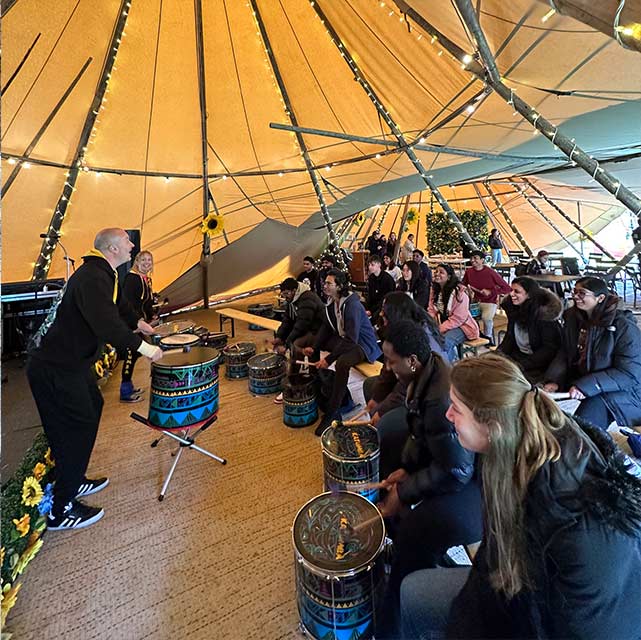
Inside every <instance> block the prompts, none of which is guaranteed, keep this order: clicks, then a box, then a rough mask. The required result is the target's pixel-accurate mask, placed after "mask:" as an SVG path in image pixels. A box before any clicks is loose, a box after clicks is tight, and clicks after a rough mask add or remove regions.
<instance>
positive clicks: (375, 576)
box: [292, 491, 385, 640]
mask: <svg viewBox="0 0 641 640" xmlns="http://www.w3.org/2000/svg"><path fill="white" fill-rule="evenodd" d="M292 538H293V544H294V556H295V560H296V562H295V565H296V598H297V604H298V613H299V615H300V622H301V628H302V630H303V631H304V632H305V633H306V634H308V635H310V636H311V637H313V638H316V639H317V640H321V639H322V640H330V639H331V640H353V639H354V638H361V639H365V638H373V637H374V633H375V626H376V617H377V614H378V610H379V607H380V604H381V598H382V594H383V586H384V580H383V578H384V563H383V556H382V555H381V551H382V550H383V546H384V542H385V525H384V523H383V518H382V516H381V514H380V512H379V510H378V509H377V508H376V507H375V506H374V505H373V504H372V503H371V502H369V501H368V500H365V499H364V498H363V497H361V496H359V495H357V494H355V493H349V492H347V491H339V492H338V493H335V494H332V493H323V494H321V495H320V496H317V497H316V498H313V499H312V500H310V501H309V502H308V503H307V504H306V505H305V506H304V507H303V508H302V509H301V510H300V511H299V512H298V515H297V516H296V519H295V520H294V526H293V528H292Z"/></svg>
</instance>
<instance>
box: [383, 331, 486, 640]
mask: <svg viewBox="0 0 641 640" xmlns="http://www.w3.org/2000/svg"><path fill="white" fill-rule="evenodd" d="M383 353H384V354H385V358H386V361H387V366H388V367H389V368H390V369H391V370H392V371H393V372H394V374H395V375H396V377H397V378H398V379H399V380H401V381H403V382H404V383H405V384H406V385H407V386H408V391H407V397H406V406H407V425H408V429H409V434H410V437H409V438H408V439H407V441H406V443H405V446H404V449H403V452H402V458H401V466H400V468H398V469H396V470H395V471H394V472H392V473H391V474H390V475H388V476H387V477H386V478H385V479H384V480H383V481H382V483H381V485H382V487H383V488H384V489H386V490H387V494H386V496H385V498H384V500H383V502H382V503H380V504H379V508H380V510H381V513H382V515H383V517H385V518H386V519H387V520H388V525H389V526H388V531H389V534H390V537H391V538H392V539H393V541H394V558H393V561H392V571H391V574H390V579H389V583H388V604H389V605H390V607H391V606H392V605H393V604H394V603H395V602H397V601H398V594H399V587H400V584H401V581H402V580H403V578H404V577H405V576H406V575H408V574H409V573H410V572H412V571H415V570H417V569H419V568H425V567H434V566H436V563H437V562H438V561H439V560H440V559H441V558H442V557H443V555H444V554H445V552H446V551H447V549H448V548H449V547H452V546H455V545H460V544H470V543H473V542H477V541H478V540H480V539H481V534H482V520H481V497H480V491H479V486H478V484H477V482H476V481H475V479H474V475H475V473H474V471H475V468H474V454H473V453H471V452H470V451H466V450H465V449H464V448H463V447H462V446H461V444H460V443H459V440H458V438H457V436H456V433H455V431H454V427H453V425H452V424H451V422H450V421H449V420H448V419H447V418H446V416H445V414H446V412H447V408H448V390H449V375H448V370H449V367H448V366H447V365H446V364H445V363H444V362H443V360H442V359H441V358H440V357H439V356H437V355H434V354H433V353H432V351H431V349H430V345H429V340H428V338H427V335H426V334H425V331H424V330H423V329H422V328H421V327H419V326H417V325H416V324H415V323H413V322H412V321H410V320H402V321H400V322H397V323H395V324H393V325H390V327H389V328H388V332H387V335H386V337H385V341H384V342H383ZM386 615H387V611H386ZM388 632H389V630H388ZM379 635H382V636H384V635H385V634H384V633H383V632H382V631H381V632H380V633H377V636H376V637H377V638H378V637H379Z"/></svg>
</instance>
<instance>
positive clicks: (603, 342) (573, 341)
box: [544, 277, 641, 429]
mask: <svg viewBox="0 0 641 640" xmlns="http://www.w3.org/2000/svg"><path fill="white" fill-rule="evenodd" d="M572 297H573V298H574V306H573V307H571V308H570V309H568V310H567V311H566V312H565V314H564V316H563V320H564V326H563V342H562V346H561V349H559V351H558V353H557V355H556V357H555V358H554V360H553V361H552V363H551V364H550V367H549V369H548V371H547V373H546V375H545V378H544V379H545V382H546V384H545V387H544V388H545V390H546V391H558V390H559V389H561V390H566V389H568V390H569V395H570V397H572V398H575V399H576V400H581V404H580V405H579V408H578V409H577V410H576V413H575V415H576V416H578V417H581V418H583V419H585V420H587V421H588V422H591V423H593V424H595V425H596V426H597V427H601V428H602V429H607V428H608V426H609V424H610V422H612V420H616V422H617V424H618V425H621V426H624V425H636V424H641V330H640V329H639V327H638V326H637V324H636V322H635V320H634V317H633V315H632V313H630V312H629V311H623V310H621V309H618V304H619V298H618V296H616V295H615V294H613V293H610V292H609V290H608V286H607V284H606V283H605V282H604V281H603V280H601V278H594V277H586V278H581V279H580V280H577V282H576V285H575V287H574V291H573V293H572Z"/></svg>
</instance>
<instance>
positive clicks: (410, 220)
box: [407, 209, 418, 224]
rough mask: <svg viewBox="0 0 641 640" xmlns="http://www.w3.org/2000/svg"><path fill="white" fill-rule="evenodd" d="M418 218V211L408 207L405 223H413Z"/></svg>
mask: <svg viewBox="0 0 641 640" xmlns="http://www.w3.org/2000/svg"><path fill="white" fill-rule="evenodd" d="M417 219H418V211H416V209H410V210H409V211H408V212H407V224H414V223H415V222H416V220H417Z"/></svg>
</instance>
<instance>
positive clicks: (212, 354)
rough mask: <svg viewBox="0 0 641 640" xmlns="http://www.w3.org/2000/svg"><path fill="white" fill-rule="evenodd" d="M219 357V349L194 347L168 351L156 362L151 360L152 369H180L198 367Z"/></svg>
mask: <svg viewBox="0 0 641 640" xmlns="http://www.w3.org/2000/svg"><path fill="white" fill-rule="evenodd" d="M219 359H220V351H218V350H217V349H212V348H211V347H194V348H193V349H192V350H191V351H188V352H184V351H181V352H180V353H169V354H166V355H164V356H163V357H162V359H161V360H159V361H158V362H152V363H151V366H152V368H153V369H181V368H185V367H199V366H200V365H203V364H209V363H210V362H215V361H216V360H219Z"/></svg>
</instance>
